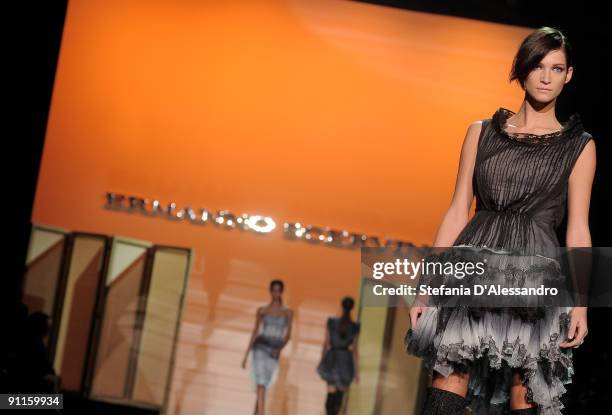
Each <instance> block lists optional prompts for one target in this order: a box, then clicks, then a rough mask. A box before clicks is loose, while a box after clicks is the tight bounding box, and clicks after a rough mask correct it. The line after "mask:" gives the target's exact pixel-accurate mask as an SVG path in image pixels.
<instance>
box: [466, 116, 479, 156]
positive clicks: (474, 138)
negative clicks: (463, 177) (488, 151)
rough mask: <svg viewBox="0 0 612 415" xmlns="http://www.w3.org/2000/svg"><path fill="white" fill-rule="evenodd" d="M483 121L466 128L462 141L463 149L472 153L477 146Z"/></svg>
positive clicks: (477, 121) (475, 122)
mask: <svg viewBox="0 0 612 415" xmlns="http://www.w3.org/2000/svg"><path fill="white" fill-rule="evenodd" d="M482 124H483V120H476V121H474V122H473V123H471V124H470V125H469V126H468V129H467V132H466V133H465V138H464V140H463V147H464V149H467V150H469V151H470V152H474V151H475V150H476V147H477V146H478V139H479V137H480V132H481V131H482Z"/></svg>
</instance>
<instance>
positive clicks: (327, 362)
mask: <svg viewBox="0 0 612 415" xmlns="http://www.w3.org/2000/svg"><path fill="white" fill-rule="evenodd" d="M359 328H360V324H359V322H356V321H352V322H350V323H349V324H348V325H347V326H345V328H344V329H343V327H342V326H341V319H340V318H337V317H335V318H334V317H330V318H329V319H327V328H326V330H327V331H328V332H329V341H330V343H331V348H330V349H329V350H327V351H326V352H325V354H324V355H323V357H322V358H321V362H320V363H319V365H318V366H317V372H318V373H319V375H320V376H321V378H322V379H323V380H325V382H327V384H328V385H334V386H336V387H337V388H341V389H346V388H348V387H349V386H350V384H351V382H352V381H353V377H354V376H355V366H354V362H353V352H352V351H351V350H349V346H350V345H351V344H352V343H353V340H354V339H355V336H357V334H358V333H359Z"/></svg>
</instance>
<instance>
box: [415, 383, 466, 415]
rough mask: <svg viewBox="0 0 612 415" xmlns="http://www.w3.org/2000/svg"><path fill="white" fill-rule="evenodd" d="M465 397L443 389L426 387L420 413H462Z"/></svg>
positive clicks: (447, 414) (455, 414) (423, 414)
mask: <svg viewBox="0 0 612 415" xmlns="http://www.w3.org/2000/svg"><path fill="white" fill-rule="evenodd" d="M466 406H467V399H465V398H464V397H463V396H461V395H459V394H457V393H455V392H451V391H447V390H444V389H438V388H434V387H432V386H429V387H428V388H427V396H426V398H425V403H424V405H423V412H422V413H421V414H422V415H463V412H464V410H465V407H466Z"/></svg>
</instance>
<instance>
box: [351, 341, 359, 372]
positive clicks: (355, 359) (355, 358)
mask: <svg viewBox="0 0 612 415" xmlns="http://www.w3.org/2000/svg"><path fill="white" fill-rule="evenodd" d="M358 344H359V332H357V334H356V335H355V337H354V338H353V346H352V347H353V366H354V368H355V382H356V383H359V348H358V346H357V345H358Z"/></svg>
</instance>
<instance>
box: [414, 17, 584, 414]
mask: <svg viewBox="0 0 612 415" xmlns="http://www.w3.org/2000/svg"><path fill="white" fill-rule="evenodd" d="M572 73H573V67H572V51H571V47H570V45H569V43H568V41H567V39H566V38H565V36H564V35H563V34H562V33H561V32H560V31H559V30H556V29H554V28H549V27H542V28H540V29H538V30H536V31H534V32H533V33H531V34H530V35H529V36H527V37H526V38H525V39H524V41H523V42H522V44H521V46H520V48H519V50H518V52H517V54H516V56H515V59H514V62H513V65H512V71H511V77H510V80H511V81H513V80H517V81H518V82H519V84H520V85H521V87H522V89H523V90H524V92H525V97H524V100H523V102H522V104H521V106H520V108H519V109H518V110H517V111H516V112H514V111H511V110H509V109H506V108H504V107H499V108H498V109H497V110H496V111H495V112H494V114H493V115H492V116H491V117H490V118H487V119H484V120H481V121H476V122H474V123H472V124H471V125H470V126H469V128H468V130H467V133H466V136H465V139H464V143H463V146H462V150H461V155H460V162H459V171H458V176H457V181H456V185H455V186H456V187H455V191H454V194H453V197H452V202H451V204H450V207H449V209H448V210H447V212H446V214H445V215H444V217H443V220H442V222H441V224H440V226H439V228H438V230H437V234H436V237H435V240H434V244H433V245H434V246H437V247H449V246H459V245H462V246H466V245H467V246H474V247H490V248H492V249H518V250H520V251H521V252H528V253H531V254H537V253H538V252H539V251H541V250H545V249H546V248H550V247H558V246H559V241H558V240H557V236H556V233H555V230H556V228H557V227H558V225H559V223H560V222H561V220H562V219H563V217H564V216H565V215H566V214H567V219H568V220H567V233H566V240H565V242H566V244H565V245H566V246H567V247H590V246H591V236H590V230H589V222H588V213H589V204H590V197H591V188H592V183H593V178H594V174H595V142H594V140H593V137H592V136H591V134H589V133H588V132H586V131H585V130H584V129H583V126H582V123H581V120H580V116H579V114H577V113H574V114H573V115H572V116H571V117H569V119H568V120H567V121H566V122H564V123H560V122H559V121H558V120H557V118H556V115H555V107H556V101H557V97H558V96H559V94H560V93H561V91H562V90H563V87H564V86H565V84H567V83H568V82H569V81H570V79H571V77H572ZM474 196H475V197H476V213H475V215H474V216H473V217H472V218H471V219H470V220H468V212H469V208H470V205H471V204H472V199H473V197H474ZM527 278H529V275H527ZM423 304H425V302H421V303H418V304H416V305H414V306H413V307H411V310H410V317H411V323H412V324H411V326H412V327H411V328H410V329H409V330H408V332H407V333H406V339H405V340H406V346H407V350H408V352H409V353H411V354H413V355H415V356H419V357H421V358H423V359H424V363H425V365H426V367H427V368H429V369H431V370H432V379H433V380H432V384H431V386H429V387H428V390H427V396H426V399H425V404H424V407H423V412H422V413H423V414H463V413H464V410H465V408H466V407H468V406H469V408H470V409H471V410H472V413H473V414H476V415H490V414H496V413H507V411H508V410H510V413H511V414H513V415H518V414H538V415H559V414H562V411H561V410H562V409H563V404H562V403H561V401H560V398H561V396H562V395H563V394H564V393H565V392H566V389H565V387H564V385H565V384H569V383H571V377H572V375H573V373H574V367H573V362H572V348H574V347H578V346H579V345H580V344H582V342H583V341H584V338H585V336H586V335H587V331H588V330H587V309H586V307H569V306H568V307H561V306H555V307H544V308H543V309H540V310H539V312H537V313H531V312H526V310H527V309H522V308H510V309H503V310H497V311H494V310H492V309H486V308H476V307H473V308H472V307H454V308H451V307H436V306H429V307H425V306H423Z"/></svg>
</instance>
